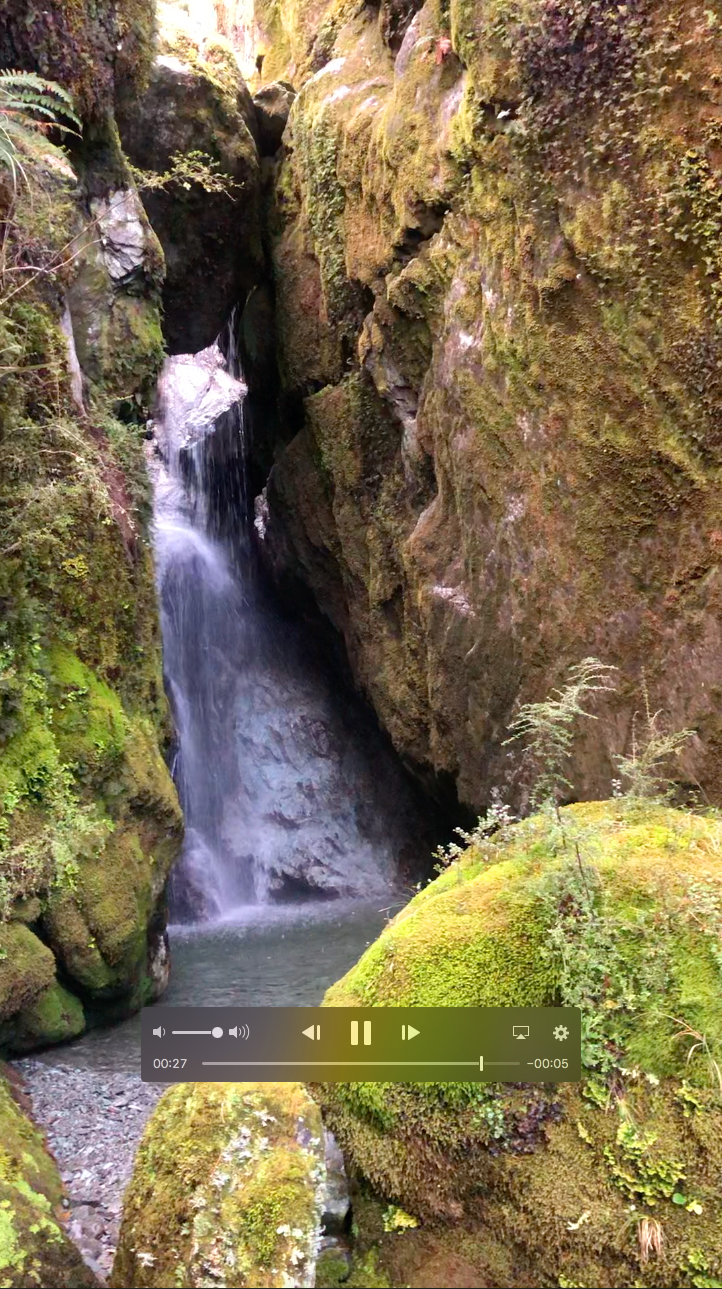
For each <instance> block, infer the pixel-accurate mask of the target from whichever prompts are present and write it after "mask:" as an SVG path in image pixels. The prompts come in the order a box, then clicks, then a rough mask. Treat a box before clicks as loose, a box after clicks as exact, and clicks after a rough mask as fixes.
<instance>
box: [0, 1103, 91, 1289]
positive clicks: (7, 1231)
mask: <svg viewBox="0 0 722 1289" xmlns="http://www.w3.org/2000/svg"><path fill="white" fill-rule="evenodd" d="M0 1139H1V1141H2V1145H1V1146H0V1281H1V1282H2V1284H3V1285H6V1286H8V1289H15V1286H17V1287H18V1289H19V1287H20V1286H23V1285H29V1284H53V1285H58V1286H59V1287H60V1289H70V1286H78V1289H82V1287H83V1286H90V1285H93V1284H95V1283H96V1280H95V1277H94V1276H93V1274H92V1272H91V1271H90V1269H89V1268H88V1267H87V1266H86V1265H85V1263H84V1262H83V1260H82V1258H81V1256H80V1253H79V1252H78V1250H77V1249H76V1248H75V1246H74V1245H73V1244H72V1243H71V1241H70V1240H69V1239H68V1237H67V1236H66V1234H65V1232H64V1230H63V1228H62V1225H61V1223H60V1221H59V1220H58V1218H57V1216H56V1210H57V1209H58V1207H59V1204H60V1200H61V1197H62V1184H61V1181H60V1176H59V1174H58V1171H57V1168H56V1166H55V1163H54V1161H53V1160H52V1159H51V1158H50V1155H49V1154H48V1153H47V1151H46V1149H45V1147H44V1144H43V1140H42V1137H41V1135H40V1133H39V1132H38V1130H37V1128H35V1127H34V1126H33V1125H32V1124H31V1123H30V1120H29V1119H27V1118H26V1117H25V1115H24V1114H22V1113H21V1111H20V1109H19V1107H18V1106H17V1105H16V1103H15V1102H14V1101H13V1098H12V1096H11V1094H10V1089H9V1086H8V1084H7V1082H6V1081H5V1080H4V1079H3V1080H0Z"/></svg>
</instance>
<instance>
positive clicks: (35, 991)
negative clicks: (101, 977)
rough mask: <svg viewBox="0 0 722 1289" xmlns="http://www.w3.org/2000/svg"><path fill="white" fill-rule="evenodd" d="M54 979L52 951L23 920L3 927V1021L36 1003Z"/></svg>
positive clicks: (0, 997) (0, 967)
mask: <svg viewBox="0 0 722 1289" xmlns="http://www.w3.org/2000/svg"><path fill="white" fill-rule="evenodd" d="M54 980H55V958H54V957H53V953H52V950H51V949H49V948H48V946H47V945H46V944H43V942H42V940H39V939H38V937H37V936H36V935H34V934H33V932H32V931H31V930H30V928H29V927H27V926H25V925H24V924H23V923H22V922H10V923H8V924H6V925H5V926H0V1021H4V1020H6V1019H7V1018H8V1017H9V1016H11V1015H13V1013H14V1012H17V1011H19V1010H21V1009H22V1008H23V1007H27V1006H29V1005H30V1004H32V1003H33V1002H34V1001H35V999H36V998H37V997H38V995H39V994H41V993H42V992H43V990H45V989H47V988H48V986H49V985H51V984H52V983H53V981H54Z"/></svg>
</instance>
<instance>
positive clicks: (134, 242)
mask: <svg viewBox="0 0 722 1289" xmlns="http://www.w3.org/2000/svg"><path fill="white" fill-rule="evenodd" d="M90 211H91V214H92V216H93V219H94V221H95V224H96V228H97V232H98V237H99V239H100V251H101V255H102V257H103V263H104V264H105V267H106V269H107V270H108V273H109V275H110V277H111V278H112V280H113V282H117V283H122V284H123V285H127V284H128V283H129V282H130V281H131V280H132V278H133V277H134V276H135V275H137V274H138V273H142V271H143V267H144V264H145V260H146V256H147V245H148V225H147V220H146V218H145V215H144V213H143V207H142V205H141V202H140V198H139V197H138V194H137V193H136V192H134V191H133V190H132V189H130V188H121V189H119V190H117V191H116V192H111V193H109V194H108V196H107V197H103V198H100V199H97V200H95V201H92V202H91V203H90Z"/></svg>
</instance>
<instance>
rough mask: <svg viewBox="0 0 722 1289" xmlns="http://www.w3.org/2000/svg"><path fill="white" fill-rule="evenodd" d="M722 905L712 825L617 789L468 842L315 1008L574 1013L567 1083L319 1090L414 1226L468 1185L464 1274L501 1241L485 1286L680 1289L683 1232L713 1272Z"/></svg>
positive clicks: (718, 1255)
mask: <svg viewBox="0 0 722 1289" xmlns="http://www.w3.org/2000/svg"><path fill="white" fill-rule="evenodd" d="M721 914H722V825H721V824H720V823H719V822H718V821H717V820H716V819H715V818H708V817H701V816H695V815H693V814H691V813H689V812H685V811H677V810H672V809H670V808H669V807H666V806H664V805H659V804H655V803H653V802H651V803H650V802H648V803H647V804H642V803H641V802H640V801H639V800H633V801H632V800H629V799H617V800H615V801H611V802H607V803H599V804H586V805H576V806H568V807H563V808H562V809H561V810H550V811H543V812H541V813H539V814H536V815H533V816H531V817H530V818H529V819H527V820H524V821H522V822H520V823H518V824H516V825H511V824H508V823H507V824H506V825H505V827H504V832H503V836H502V837H500V836H499V833H496V834H494V835H492V836H489V835H488V834H486V835H480V836H479V837H477V839H476V840H475V841H474V842H473V843H472V845H471V846H469V848H468V849H467V850H466V851H464V852H463V853H462V854H461V855H460V856H459V857H458V858H457V859H455V860H454V861H453V862H452V863H451V864H450V865H449V866H448V867H447V868H446V869H445V870H444V871H443V873H442V874H441V875H440V876H439V877H438V878H437V879H436V880H435V881H433V882H432V883H430V884H429V885H428V886H427V887H425V888H424V889H423V890H422V891H420V892H419V894H418V895H417V896H416V897H415V898H414V899H413V900H412V901H411V903H410V904H409V905H408V906H407V907H406V908H405V909H404V910H403V911H402V912H401V913H400V914H399V915H398V916H397V917H396V918H395V919H394V921H393V922H392V923H391V924H390V925H389V926H388V927H387V928H386V929H385V930H384V932H383V933H382V935H381V936H380V937H379V939H378V940H377V941H376V943H375V944H373V945H372V946H371V948H370V949H369V950H368V951H367V952H366V953H365V954H364V956H363V958H362V959H361V960H360V962H359V963H358V964H357V966H355V967H353V968H352V969H351V971H350V972H349V973H348V974H347V976H345V977H344V978H343V979H342V980H341V981H339V983H338V984H337V985H335V986H334V987H333V988H332V989H331V990H330V991H329V993H328V994H327V996H326V999H325V1002H326V1004H327V1005H330V1006H340V1005H354V1004H356V1005H365V1006H368V1005H376V1006H379V1005H380V1006H398V1005H409V1004H410V1005H417V1006H438V1005H442V1006H443V1005H445V1004H446V1005H457V1006H484V1005H494V1006H499V1005H502V1006H503V1005H514V1004H519V1005H551V1004H559V1003H563V1004H566V1005H574V1006H578V1007H580V1008H581V1010H582V1018H583V1064H584V1067H585V1076H586V1077H585V1081H584V1082H583V1083H582V1084H581V1085H579V1086H577V1085H559V1086H557V1087H551V1086H549V1087H544V1086H536V1087H530V1086H523V1085H519V1086H512V1085H473V1084H445V1085H439V1086H435V1085H429V1084H413V1083H409V1084H393V1085H392V1084H386V1085H383V1084H347V1085H333V1086H331V1085H327V1086H324V1087H322V1088H317V1089H316V1095H317V1096H318V1098H319V1100H320V1102H321V1104H322V1106H323V1108H324V1112H325V1114H326V1117H327V1120H328V1123H329V1126H330V1127H331V1128H332V1129H333V1131H334V1132H335V1133H336V1134H337V1136H338V1137H339V1139H340V1141H341V1142H342V1144H343V1147H344V1150H345V1151H346V1153H347V1156H348V1157H349V1159H350V1160H351V1162H352V1164H353V1166H354V1167H355V1168H357V1169H358V1170H359V1172H360V1173H361V1174H362V1175H363V1176H364V1177H365V1178H367V1179H368V1181H369V1182H370V1183H371V1185H372V1186H373V1187H374V1189H375V1190H376V1192H377V1193H379V1194H380V1195H381V1196H382V1197H385V1198H386V1201H387V1203H388V1201H391V1203H392V1205H396V1206H399V1207H401V1208H402V1209H403V1210H405V1211H406V1212H407V1213H410V1214H411V1215H413V1216H415V1217H417V1218H422V1219H423V1222H424V1226H423V1228H422V1229H423V1230H424V1231H426V1230H428V1229H429V1226H430V1227H431V1229H432V1231H434V1232H436V1231H437V1227H436V1226H435V1225H434V1224H435V1223H436V1222H438V1221H439V1219H445V1220H448V1219H449V1218H450V1217H453V1218H455V1219H459V1218H461V1217H462V1216H464V1215H465V1217H466V1219H467V1221H471V1220H472V1217H473V1214H474V1212H475V1207H474V1206H475V1198H474V1197H475V1195H476V1194H477V1193H478V1192H479V1191H480V1190H481V1191H483V1193H484V1194H485V1196H486V1201H485V1209H484V1219H483V1229H482V1230H477V1234H476V1236H475V1237H473V1238H472V1240H471V1242H472V1245H474V1240H476V1244H475V1253H474V1254H473V1258H472V1262H473V1261H474V1259H475V1265H476V1266H477V1273H478V1271H479V1269H480V1268H484V1267H486V1268H487V1272H486V1274H492V1275H493V1274H496V1273H495V1272H493V1271H489V1270H488V1268H489V1267H490V1266H492V1264H493V1258H495V1257H496V1256H497V1253H498V1246H504V1245H505V1244H506V1245H508V1246H509V1247H516V1248H518V1249H519V1250H520V1259H519V1263H518V1266H517V1270H516V1273H515V1277H514V1278H512V1279H511V1280H510V1281H507V1280H506V1279H505V1280H502V1281H494V1280H492V1283H507V1282H509V1283H512V1284H515V1285H516V1284H523V1283H528V1282H529V1281H528V1280H526V1281H525V1279H524V1277H525V1276H531V1278H532V1282H534V1281H535V1280H537V1281H538V1280H539V1278H540V1277H541V1280H542V1282H549V1283H552V1282H553V1278H554V1277H556V1276H558V1275H559V1273H560V1272H561V1270H562V1268H563V1274H564V1275H565V1276H566V1277H567V1278H568V1279H570V1280H571V1281H572V1282H573V1283H579V1284H596V1283H602V1284H606V1285H629V1284H632V1283H639V1284H641V1285H664V1284H668V1283H680V1284H689V1283H692V1281H690V1280H689V1279H685V1278H684V1277H685V1275H686V1274H687V1273H686V1272H683V1268H684V1267H685V1266H686V1261H685V1260H686V1256H687V1250H688V1248H689V1247H690V1246H691V1245H692V1244H693V1242H694V1247H696V1248H698V1249H700V1250H701V1251H702V1253H703V1255H704V1258H705V1259H706V1262H707V1265H708V1267H709V1268H711V1269H712V1270H711V1271H710V1274H712V1275H714V1274H715V1269H717V1268H719V1269H722V1230H721V1229H720V1228H719V1222H718V1217H717V1201H716V1196H717V1186H718V1182H717V1172H716V1169H717V1168H718V1161H719V1150H718V1140H719V1132H720V1128H721V1127H722V1080H721V1079H720V1066H721V1065H722V1002H721V1000H722V989H721V987H720V986H721V983H722V982H721V980H720V971H721V969H722V967H721V964H722V955H721V954H720V948H719V946H720V943H721V942H722V916H721ZM630 1204H633V1205H634V1209H633V1210H632V1212H631V1213H630V1209H629V1205H630ZM572 1209H574V1211H572ZM584 1213H586V1214H587V1216H586V1217H581V1216H580V1215H582V1214H584ZM653 1222H658V1223H660V1224H661V1228H662V1230H663V1241H662V1244H661V1245H660V1247H659V1249H657V1245H656V1239H657V1237H656V1234H655V1232H656V1227H654V1226H653V1225H650V1223H653ZM563 1230H566V1231H567V1232H568V1234H567V1235H563V1234H560V1232H561V1231H563ZM552 1232H554V1233H555V1234H554V1238H553V1240H552ZM391 1238H393V1239H400V1238H403V1239H404V1240H406V1241H408V1242H409V1243H408V1250H407V1253H408V1256H409V1257H411V1254H412V1250H413V1241H414V1239H415V1238H417V1237H416V1232H414V1231H409V1232H408V1233H405V1234H404V1235H403V1237H401V1236H400V1235H398V1234H394V1235H393V1237H392V1236H391V1235H388V1234H387V1236H386V1237H384V1235H383V1233H380V1234H379V1236H378V1238H377V1239H376V1242H375V1247H376V1248H377V1250H379V1251H381V1253H382V1254H383V1258H384V1259H386V1258H387V1255H388V1256H391V1255H390V1253H389V1250H388V1248H387V1245H386V1244H385V1243H384V1239H391ZM419 1238H420V1237H419ZM434 1238H436V1236H434ZM470 1238H471V1237H470ZM495 1250H497V1252H495ZM552 1250H556V1253H553V1252H552ZM396 1256H397V1255H396V1254H394V1257H396ZM399 1256H400V1255H399ZM447 1256H448V1254H447ZM490 1259H492V1262H490ZM618 1259H621V1262H619V1261H618ZM385 1265H386V1266H387V1269H388V1266H389V1265H391V1264H390V1263H388V1261H386V1262H385ZM394 1265H396V1264H394ZM615 1267H616V1270H614V1268H615ZM396 1274H399V1273H398V1271H397V1272H396ZM640 1277H641V1278H640ZM545 1278H546V1281H545ZM391 1283H397V1281H396V1280H392V1281H391ZM401 1283H404V1281H403V1280H402V1281H401Z"/></svg>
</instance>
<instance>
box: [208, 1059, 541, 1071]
mask: <svg viewBox="0 0 722 1289" xmlns="http://www.w3.org/2000/svg"><path fill="white" fill-rule="evenodd" d="M201 1064H202V1065H262V1066H264V1067H266V1066H268V1067H269V1068H270V1066H272V1065H303V1066H306V1065H321V1066H323V1065H351V1066H354V1067H355V1066H358V1065H381V1066H386V1065H390V1066H392V1067H393V1069H396V1068H397V1067H398V1066H399V1065H424V1066H426V1067H428V1066H432V1067H434V1068H436V1067H437V1066H442V1065H444V1066H451V1065H455V1066H460V1065H463V1066H465V1067H466V1068H467V1069H472V1070H483V1069H484V1058H483V1056H480V1057H479V1060H478V1061H435V1060H433V1058H432V1059H430V1060H428V1061H202V1062H201ZM486 1065H521V1061H487V1062H486Z"/></svg>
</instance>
